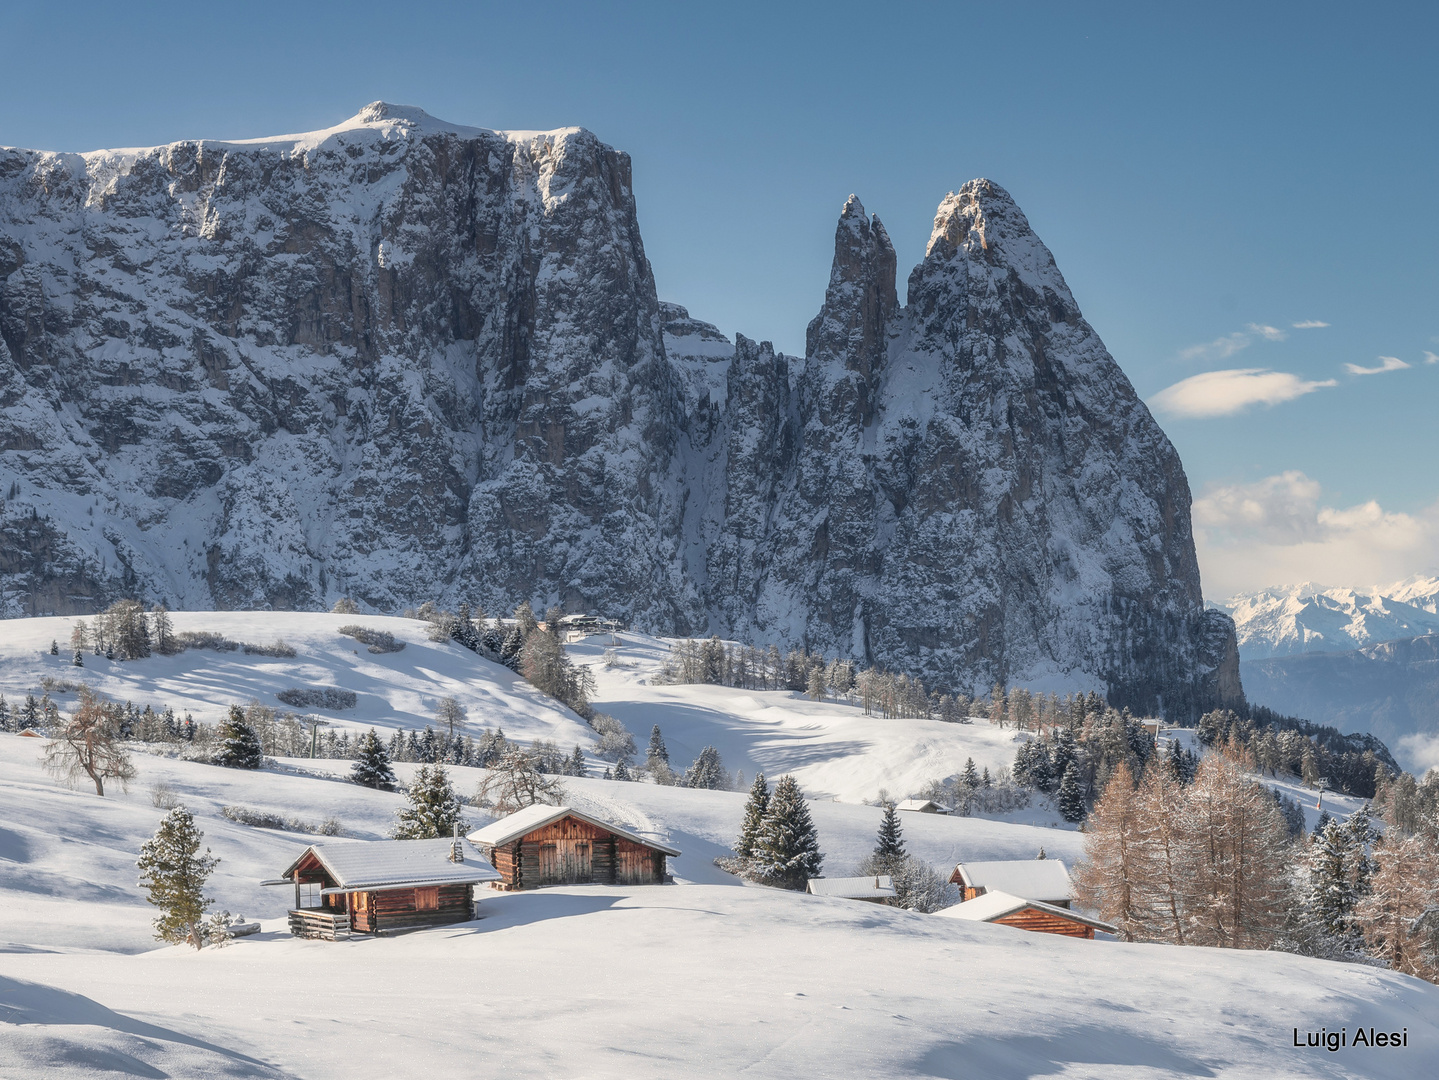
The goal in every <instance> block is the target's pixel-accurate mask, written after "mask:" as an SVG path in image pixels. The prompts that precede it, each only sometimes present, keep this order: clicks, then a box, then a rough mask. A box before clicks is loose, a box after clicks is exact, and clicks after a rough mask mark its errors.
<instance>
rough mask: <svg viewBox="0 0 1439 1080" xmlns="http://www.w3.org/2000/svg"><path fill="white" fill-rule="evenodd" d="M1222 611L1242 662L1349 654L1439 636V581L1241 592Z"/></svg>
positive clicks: (1422, 579) (1419, 579)
mask: <svg viewBox="0 0 1439 1080" xmlns="http://www.w3.org/2000/svg"><path fill="white" fill-rule="evenodd" d="M1221 606H1222V607H1223V608H1224V610H1225V611H1227V612H1229V614H1230V615H1231V616H1232V617H1233V618H1234V625H1235V629H1236V631H1237V633H1238V636H1239V655H1240V658H1241V659H1243V660H1260V659H1264V658H1266V657H1270V656H1289V655H1292V654H1295V653H1308V652H1346V651H1348V650H1350V649H1358V648H1362V647H1364V646H1366V645H1374V644H1378V643H1379V642H1384V641H1397V640H1399V639H1400V638H1411V637H1420V636H1422V635H1425V634H1433V633H1439V578H1434V577H1413V578H1408V579H1406V580H1404V581H1399V582H1395V583H1393V584H1391V585H1383V586H1379V585H1376V586H1375V587H1374V588H1372V589H1362V590H1355V589H1332V588H1325V587H1324V586H1322V585H1315V584H1313V583H1312V582H1306V583H1304V584H1302V585H1290V586H1282V587H1278V588H1272V589H1260V590H1257V591H1255V592H1248V593H1240V594H1238V595H1237V596H1232V597H1230V598H1229V599H1228V600H1226V601H1225V602H1224V603H1223V604H1222V605H1221ZM1246 685H1248V684H1247V683H1246Z"/></svg>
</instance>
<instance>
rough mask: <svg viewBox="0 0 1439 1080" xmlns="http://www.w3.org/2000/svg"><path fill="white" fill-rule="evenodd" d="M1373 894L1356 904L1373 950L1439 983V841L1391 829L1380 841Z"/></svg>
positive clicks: (1377, 956)
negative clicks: (1399, 833)
mask: <svg viewBox="0 0 1439 1080" xmlns="http://www.w3.org/2000/svg"><path fill="white" fill-rule="evenodd" d="M1374 862H1375V866H1376V869H1375V871H1374V876H1373V877H1372V879H1371V880H1370V890H1369V895H1368V896H1366V897H1365V898H1364V899H1363V900H1361V901H1359V903H1358V904H1357V905H1356V906H1355V916H1356V919H1357V921H1358V923H1359V925H1360V926H1362V927H1363V932H1364V937H1365V939H1366V941H1367V943H1368V945H1369V951H1370V955H1372V956H1373V957H1374V958H1375V959H1378V960H1382V961H1384V962H1385V963H1386V964H1388V965H1389V967H1390V969H1392V970H1394V971H1401V972H1404V973H1405V974H1407V975H1413V976H1415V977H1417V978H1420V979H1427V980H1428V981H1429V982H1433V983H1439V841H1436V840H1435V838H1434V836H1433V835H1431V834H1430V833H1428V832H1427V831H1426V832H1418V833H1415V834H1414V835H1413V836H1407V837H1400V836H1399V835H1397V830H1393V829H1391V830H1390V831H1389V832H1388V833H1387V834H1386V835H1385V836H1384V838H1383V839H1382V840H1380V841H1379V842H1378V844H1376V845H1375V848H1374Z"/></svg>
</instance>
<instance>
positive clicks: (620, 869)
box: [614, 837, 665, 885]
mask: <svg viewBox="0 0 1439 1080" xmlns="http://www.w3.org/2000/svg"><path fill="white" fill-rule="evenodd" d="M664 859H665V855H664V852H662V851H656V850H655V849H654V848H650V847H645V846H644V845H643V844H636V843H635V842H634V841H633V840H626V839H624V838H623V837H616V838H615V876H614V883H615V884H616V885H657V884H659V883H660V882H662V881H664V879H665V872H664Z"/></svg>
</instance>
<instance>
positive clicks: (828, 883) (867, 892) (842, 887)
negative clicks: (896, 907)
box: [804, 874, 897, 904]
mask: <svg viewBox="0 0 1439 1080" xmlns="http://www.w3.org/2000/svg"><path fill="white" fill-rule="evenodd" d="M804 891H805V892H807V893H809V894H810V895H811V896H837V897H839V898H841V899H843V900H867V901H868V902H870V903H872V904H886V903H888V902H889V901H891V900H893V899H894V898H895V896H896V895H897V894H896V893H895V891H894V879H893V878H891V877H890V876H889V875H888V874H876V875H872V876H868V877H840V878H824V877H820V878H810V879H809V881H808V882H807V883H806V884H805V887H804Z"/></svg>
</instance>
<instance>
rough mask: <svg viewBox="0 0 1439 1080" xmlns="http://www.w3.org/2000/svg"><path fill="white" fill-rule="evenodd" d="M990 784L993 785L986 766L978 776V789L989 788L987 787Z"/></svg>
mask: <svg viewBox="0 0 1439 1080" xmlns="http://www.w3.org/2000/svg"><path fill="white" fill-rule="evenodd" d="M991 784H993V781H992V780H991V779H990V776H989V766H988V765H986V766H985V767H984V772H982V773H981V774H980V776H979V786H980V787H989V786H991Z"/></svg>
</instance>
